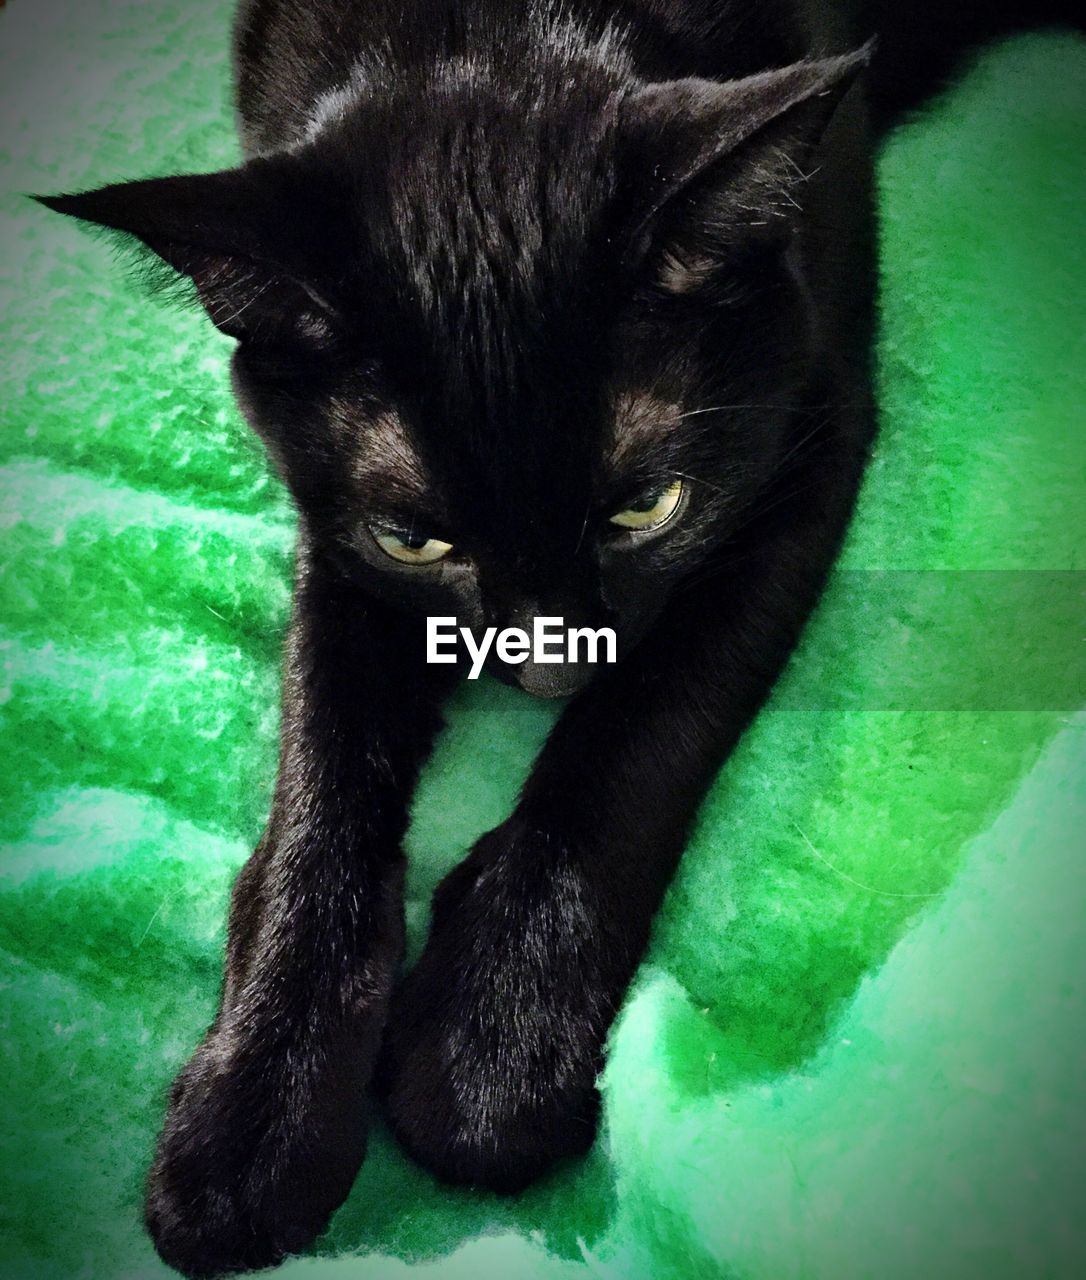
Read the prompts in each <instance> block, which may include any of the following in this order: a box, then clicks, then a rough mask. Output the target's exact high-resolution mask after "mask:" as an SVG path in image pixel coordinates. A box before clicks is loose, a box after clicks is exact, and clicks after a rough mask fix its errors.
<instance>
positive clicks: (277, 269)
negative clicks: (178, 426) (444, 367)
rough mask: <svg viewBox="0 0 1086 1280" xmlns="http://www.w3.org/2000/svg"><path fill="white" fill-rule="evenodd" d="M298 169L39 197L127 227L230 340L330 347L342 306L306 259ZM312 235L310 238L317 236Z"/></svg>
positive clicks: (133, 240) (305, 205) (253, 168)
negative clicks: (324, 290)
mask: <svg viewBox="0 0 1086 1280" xmlns="http://www.w3.org/2000/svg"><path fill="white" fill-rule="evenodd" d="M296 187H297V183H296V181H295V180H294V178H293V175H291V174H289V173H284V172H281V171H279V170H277V169H276V168H275V166H274V165H273V164H271V163H270V162H266V161H254V162H250V164H248V165H245V166H243V167H242V168H240V169H227V170H224V171H222V172H220V173H207V174H199V175H196V176H194V177H176V178H152V179H149V180H147V181H143V182H125V183H119V184H117V185H116V186H110V187H103V188H102V189H100V190H98V191H88V192H86V193H84V194H82V195H65V196H38V197H35V198H36V199H37V200H38V202H39V203H40V204H43V205H45V207H46V208H47V209H53V210H55V211H56V212H57V213H63V214H67V215H68V216H70V217H73V218H78V219H80V220H82V221H84V222H89V223H93V224H95V225H97V226H99V227H103V228H106V229H107V230H109V231H113V232H118V233H121V234H122V236H123V238H124V239H125V240H126V241H128V243H129V247H137V248H138V247H139V245H140V244H142V245H143V246H146V248H147V249H150V250H151V251H152V253H154V254H156V255H157V257H158V259H160V260H161V262H162V263H164V264H165V265H166V266H167V267H168V268H170V269H171V272H176V273H177V276H176V277H171V279H173V280H176V279H177V278H178V277H180V278H181V279H182V280H187V281H188V282H191V286H192V287H193V288H194V289H195V292H196V295H197V297H198V298H199V301H200V302H201V303H202V304H203V306H204V307H205V309H206V310H207V313H208V315H209V316H210V317H211V319H212V321H213V322H214V323H215V324H216V325H217V326H218V328H220V329H221V330H222V331H223V332H224V333H226V334H229V335H230V337H232V338H239V339H242V340H253V341H259V342H267V343H271V344H277V343H288V342H293V343H295V344H298V343H301V344H304V345H307V346H313V345H316V346H321V345H324V344H326V343H327V342H328V341H329V340H330V339H331V335H332V333H333V332H334V330H335V319H336V317H335V312H334V308H333V307H332V306H331V304H330V303H329V302H328V301H327V299H326V298H324V297H323V296H322V294H321V291H320V289H319V287H318V285H317V284H316V283H315V280H314V276H315V274H316V273H315V272H314V271H313V264H312V262H311V261H307V258H308V257H309V255H308V254H307V244H306V239H307V238H306V235H305V231H304V224H305V222H306V215H307V213H308V212H309V209H310V208H311V203H310V202H309V201H307V199H306V198H305V197H304V195H303V194H301V193H300V192H299V191H298V190H296V189H295V188H296ZM312 238H313V237H309V239H310V240H312Z"/></svg>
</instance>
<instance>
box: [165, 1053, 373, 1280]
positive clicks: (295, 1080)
mask: <svg viewBox="0 0 1086 1280" xmlns="http://www.w3.org/2000/svg"><path fill="white" fill-rule="evenodd" d="M231 1039H232V1037H230V1036H229V1035H227V1034H224V1033H216V1032H215V1031H212V1032H211V1033H210V1034H209V1036H208V1038H207V1039H206V1040H205V1041H204V1043H203V1045H201V1047H200V1049H199V1050H198V1051H197V1053H196V1054H195V1056H194V1057H193V1059H192V1060H191V1061H190V1062H189V1064H188V1065H187V1066H186V1067H185V1069H184V1070H183V1071H182V1072H181V1074H180V1076H179V1077H178V1078H177V1080H176V1082H175V1083H174V1086H173V1090H172V1093H171V1103H170V1108H169V1112H168V1115H167V1118H166V1124H165V1127H164V1129H163V1132H162V1137H161V1138H160V1140H159V1146H158V1151H157V1153H156V1156H155V1159H154V1163H153V1165H152V1167H151V1171H150V1175H149V1177H148V1183H147V1201H146V1209H145V1221H146V1224H147V1229H148V1231H149V1232H150V1234H151V1237H152V1239H153V1241H154V1244H155V1247H156V1249H157V1250H158V1252H159V1254H160V1256H161V1257H162V1259H163V1261H165V1262H167V1263H169V1265H170V1266H172V1267H174V1268H176V1269H177V1270H178V1271H180V1272H182V1273H183V1274H184V1275H186V1276H193V1277H197V1276H199V1277H211V1276H221V1275H228V1274H231V1273H234V1272H238V1271H251V1270H255V1269H257V1268H260V1267H268V1266H274V1265H276V1264H278V1263H279V1262H281V1261H282V1260H283V1258H285V1257H286V1255H287V1254H290V1253H296V1252H298V1251H300V1250H302V1249H304V1248H305V1247H306V1246H307V1245H309V1244H310V1243H311V1242H312V1241H313V1239H314V1238H315V1237H316V1236H317V1235H319V1234H320V1232H321V1231H323V1229H324V1228H325V1226H326V1225H327V1223H328V1219H329V1218H330V1217H331V1215H332V1213H333V1212H334V1211H335V1210H336V1209H337V1208H338V1207H339V1205H340V1204H342V1202H343V1200H344V1199H345V1198H346V1195H347V1193H348V1191H349V1190H350V1187H351V1183H352V1182H353V1180H354V1177H355V1174H356V1173H357V1171H358V1167H359V1165H360V1164H361V1162H362V1158H363V1155H364V1154H365V1146H366V1130H365V1120H364V1111H363V1108H362V1095H363V1091H364V1088H365V1084H366V1081H365V1080H364V1079H358V1078H356V1071H355V1070H352V1069H351V1067H350V1066H349V1065H348V1064H346V1063H345V1064H342V1065H339V1066H334V1065H329V1064H328V1063H327V1062H325V1063H324V1064H323V1066H322V1067H321V1068H320V1069H319V1071H318V1070H317V1069H316V1068H315V1067H313V1068H310V1069H309V1070H307V1069H306V1067H305V1066H304V1065H302V1064H301V1063H300V1062H299V1061H298V1060H297V1058H295V1060H294V1061H291V1058H290V1053H289V1051H288V1050H286V1047H285V1046H282V1045H280V1046H275V1045H274V1043H272V1037H268V1040H267V1041H266V1042H264V1043H259V1042H253V1041H249V1042H248V1043H246V1044H237V1043H231ZM371 1060H372V1058H371Z"/></svg>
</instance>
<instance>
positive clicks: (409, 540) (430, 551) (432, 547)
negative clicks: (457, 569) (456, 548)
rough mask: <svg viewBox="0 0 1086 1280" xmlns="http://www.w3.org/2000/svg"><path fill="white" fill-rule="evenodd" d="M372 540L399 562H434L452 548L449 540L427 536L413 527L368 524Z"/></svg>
mask: <svg viewBox="0 0 1086 1280" xmlns="http://www.w3.org/2000/svg"><path fill="white" fill-rule="evenodd" d="M370 533H371V534H373V540H374V542H376V543H377V545H378V546H379V547H380V548H381V550H382V551H383V552H384V553H385V555H386V556H390V557H391V558H392V559H393V560H398V561H399V562H400V564H436V562H437V561H438V560H443V559H444V558H445V557H446V556H447V555H448V554H449V552H450V551H451V550H452V543H451V542H442V541H441V539H440V538H431V537H428V536H427V535H426V534H425V533H419V532H416V530H415V529H413V528H411V529H402V528H397V527H396V526H395V525H387V524H374V525H370Z"/></svg>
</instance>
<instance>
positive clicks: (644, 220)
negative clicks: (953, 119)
mask: <svg viewBox="0 0 1086 1280" xmlns="http://www.w3.org/2000/svg"><path fill="white" fill-rule="evenodd" d="M872 53H873V42H869V43H868V44H867V45H865V46H864V47H863V48H862V49H859V50H857V51H856V52H854V53H849V54H845V55H843V56H840V57H832V58H823V59H818V60H807V61H803V62H797V63H794V64H792V65H791V66H787V67H783V68H781V69H780V70H777V71H766V72H763V73H761V74H759V75H754V76H749V77H748V78H746V79H743V80H732V81H725V82H719V81H715V80H702V79H697V78H688V79H683V80H670V81H662V82H659V83H650V84H646V85H644V86H643V87H641V88H639V89H637V90H635V91H634V92H633V93H631V94H629V95H628V96H627V97H626V98H625V100H624V101H623V103H622V107H621V113H622V132H623V135H624V138H625V142H626V156H625V165H626V177H627V181H628V183H629V190H630V192H631V199H630V207H631V210H632V216H631V221H630V223H629V224H628V225H630V226H631V227H632V230H631V231H630V232H629V234H628V238H627V239H626V244H627V245H628V247H629V248H628V252H629V256H630V260H632V261H635V262H643V261H644V260H645V259H646V258H649V257H651V259H652V263H653V269H654V270H655V271H656V275H657V279H658V282H659V283H660V284H661V285H662V286H663V287H664V288H665V289H667V290H669V291H671V292H687V291H689V290H690V289H693V288H696V287H697V286H698V284H699V283H701V282H702V281H703V280H705V279H707V278H709V277H711V275H712V274H713V272H714V271H715V269H716V267H717V266H718V265H719V264H720V262H721V261H722V259H723V258H725V257H726V256H727V254H728V252H729V250H734V249H735V248H737V247H742V246H743V245H750V244H759V243H761V244H772V243H781V242H783V241H784V240H785V239H786V237H787V236H788V235H789V234H790V232H791V229H792V227H793V225H794V222H795V217H796V216H797V213H798V211H799V210H800V209H801V206H802V188H803V184H804V182H805V181H806V179H807V177H808V176H809V172H810V170H809V166H810V163H811V158H812V153H813V152H814V150H815V148H816V146H817V144H818V142H819V139H820V138H821V137H822V134H823V132H824V130H825V128H826V126H827V124H828V123H829V121H830V118H831V116H832V115H833V112H834V111H835V109H836V107H837V105H838V103H839V102H840V100H841V98H842V97H843V96H844V94H845V92H846V91H847V89H848V88H849V87H850V86H851V84H852V83H853V81H854V80H855V79H856V77H857V75H858V74H859V72H860V71H861V70H862V69H863V68H864V67H865V66H866V65H867V64H868V62H869V61H870V59H871V55H872Z"/></svg>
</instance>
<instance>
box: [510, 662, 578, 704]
mask: <svg viewBox="0 0 1086 1280" xmlns="http://www.w3.org/2000/svg"><path fill="white" fill-rule="evenodd" d="M593 675H595V668H594V667H591V666H589V665H588V663H585V662H580V663H573V662H566V663H562V664H561V665H560V666H559V665H558V664H550V663H548V664H547V665H544V664H542V663H539V662H533V661H532V660H531V658H526V659H525V660H524V662H522V663H521V664H520V666H519V667H517V668H515V669H514V671H513V683H514V684H516V685H518V686H519V687H520V688H521V689H523V690H524V692H525V693H530V694H531V695H532V697H533V698H569V697H572V696H573V694H575V693H579V692H580V690H581V689H583V688H584V686H585V685H586V684H588V682H589V681H590V680H591V679H592V677H593Z"/></svg>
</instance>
